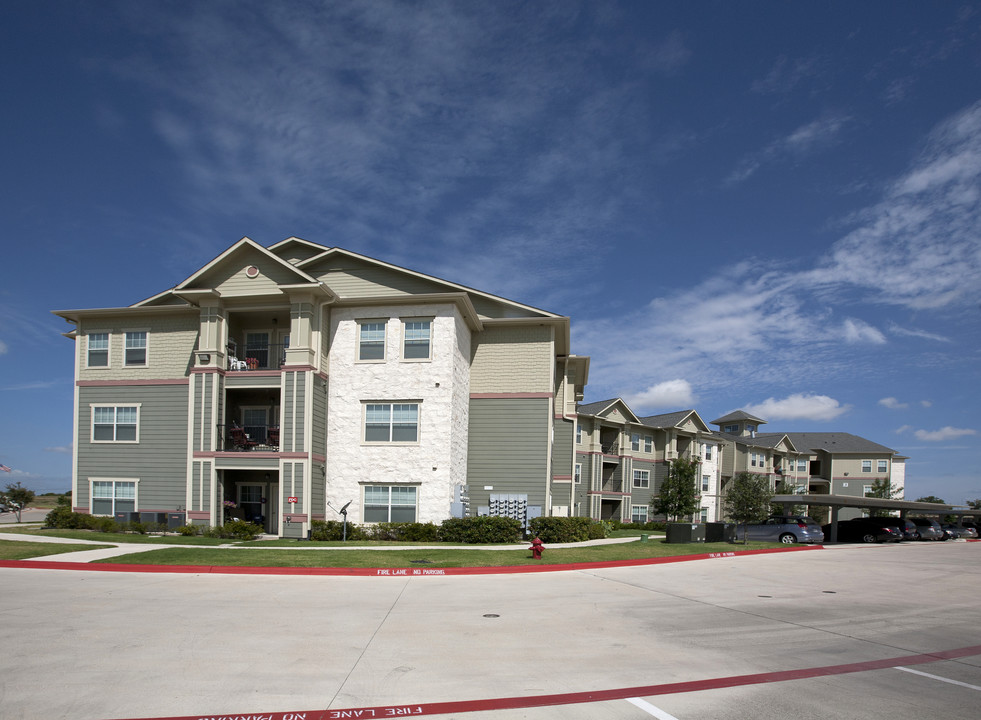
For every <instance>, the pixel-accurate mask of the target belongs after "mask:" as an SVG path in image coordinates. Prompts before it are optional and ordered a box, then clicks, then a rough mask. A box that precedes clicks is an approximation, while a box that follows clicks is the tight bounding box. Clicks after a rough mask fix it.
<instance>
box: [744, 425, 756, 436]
mask: <svg viewBox="0 0 981 720" xmlns="http://www.w3.org/2000/svg"><path fill="white" fill-rule="evenodd" d="M746 431H747V432H748V433H750V434H751V435H752V434H753V433H754V432H756V426H755V425H747V426H746Z"/></svg>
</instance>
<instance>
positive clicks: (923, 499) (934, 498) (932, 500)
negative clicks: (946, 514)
mask: <svg viewBox="0 0 981 720" xmlns="http://www.w3.org/2000/svg"><path fill="white" fill-rule="evenodd" d="M916 502H930V503H940V504H941V505H946V504H947V503H946V502H944V501H943V499H941V498H938V497H937V496H936V495H927V496H925V497H919V498H916Z"/></svg>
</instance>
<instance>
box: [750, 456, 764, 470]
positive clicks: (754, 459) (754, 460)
mask: <svg viewBox="0 0 981 720" xmlns="http://www.w3.org/2000/svg"><path fill="white" fill-rule="evenodd" d="M750 464H751V465H752V466H753V467H765V466H766V457H764V455H763V453H756V452H753V453H750Z"/></svg>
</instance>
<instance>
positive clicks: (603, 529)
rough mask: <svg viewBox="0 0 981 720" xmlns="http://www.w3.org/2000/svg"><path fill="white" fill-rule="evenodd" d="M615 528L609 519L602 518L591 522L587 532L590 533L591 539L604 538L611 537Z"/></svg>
mask: <svg viewBox="0 0 981 720" xmlns="http://www.w3.org/2000/svg"><path fill="white" fill-rule="evenodd" d="M612 530H613V523H611V522H609V521H607V520H601V521H599V522H594V523H590V525H589V527H588V528H587V529H586V534H587V535H589V539H590V540H602V539H603V538H606V537H609V536H610V533H611V532H612Z"/></svg>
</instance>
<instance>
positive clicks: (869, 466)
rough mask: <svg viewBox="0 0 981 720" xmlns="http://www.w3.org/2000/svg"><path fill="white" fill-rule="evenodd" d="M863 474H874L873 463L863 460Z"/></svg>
mask: <svg viewBox="0 0 981 720" xmlns="http://www.w3.org/2000/svg"><path fill="white" fill-rule="evenodd" d="M862 472H869V473H870V472H872V461H871V460H863V461H862Z"/></svg>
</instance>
